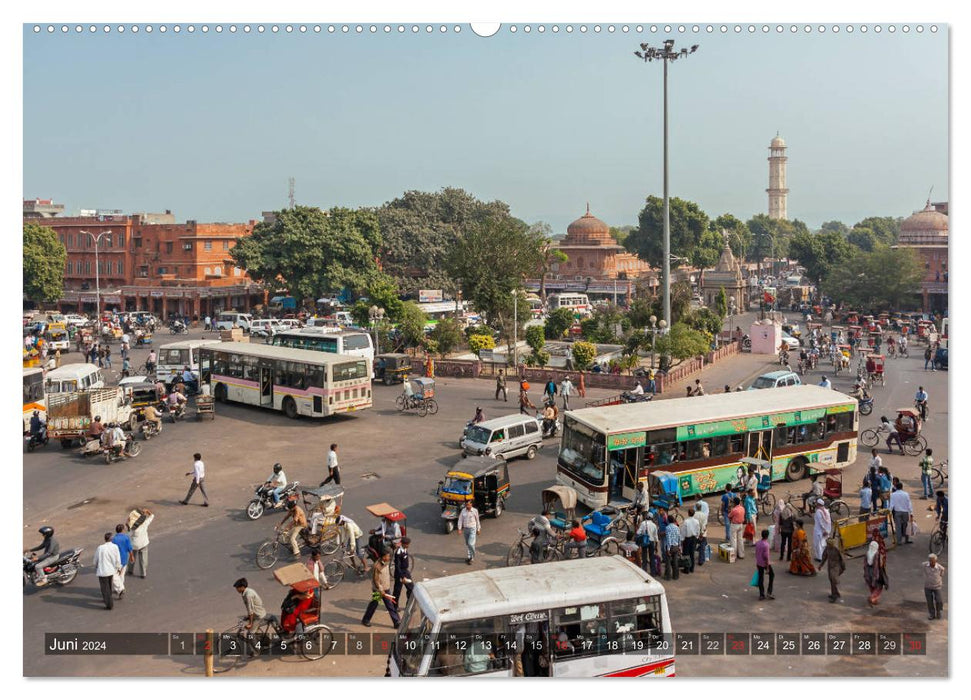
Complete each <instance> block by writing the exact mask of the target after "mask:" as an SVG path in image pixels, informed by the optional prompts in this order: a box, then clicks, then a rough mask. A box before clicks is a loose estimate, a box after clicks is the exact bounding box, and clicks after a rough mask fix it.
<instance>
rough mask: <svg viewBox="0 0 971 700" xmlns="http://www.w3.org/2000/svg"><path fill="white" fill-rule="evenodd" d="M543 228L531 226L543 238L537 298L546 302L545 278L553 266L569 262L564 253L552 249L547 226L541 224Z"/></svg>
mask: <svg viewBox="0 0 971 700" xmlns="http://www.w3.org/2000/svg"><path fill="white" fill-rule="evenodd" d="M542 226H543V227H545V228H538V227H537V226H536V225H534V226H533V230H534V232H536V233H539V234H541V235H542V236H543V240H542V243H541V244H540V269H539V297H540V299H542V300H543V301H544V302H545V301H546V276H547V275H548V274H550V272H552V271H553V266H554V265H561V264H563V263H565V262H566V261H567V260H569V257H568V256H567V254H566V253H564V252H563V251H562V250H560V249H558V248H554V247H553V241H551V240H550V238H549V224H542Z"/></svg>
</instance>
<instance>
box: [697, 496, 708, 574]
mask: <svg viewBox="0 0 971 700" xmlns="http://www.w3.org/2000/svg"><path fill="white" fill-rule="evenodd" d="M702 506H704V508H702ZM695 520H697V521H698V529H699V533H698V566H704V565H705V562H706V561H707V560H708V504H707V503H705V502H704V501H703V500H701V494H698V500H697V503H695Z"/></svg>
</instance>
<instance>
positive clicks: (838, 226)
mask: <svg viewBox="0 0 971 700" xmlns="http://www.w3.org/2000/svg"><path fill="white" fill-rule="evenodd" d="M819 232H820V233H837V234H839V235H840V236H842V237H843V238H846V234H848V233H849V232H850V229H849V227H848V226H847V225H846V224H844V223H843V222H842V221H824V222H823V225H822V226H820V227H819Z"/></svg>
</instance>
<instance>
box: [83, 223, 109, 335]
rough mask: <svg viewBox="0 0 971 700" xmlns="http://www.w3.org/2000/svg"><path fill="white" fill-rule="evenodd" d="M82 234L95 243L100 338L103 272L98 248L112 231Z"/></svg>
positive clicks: (99, 332)
mask: <svg viewBox="0 0 971 700" xmlns="http://www.w3.org/2000/svg"><path fill="white" fill-rule="evenodd" d="M81 233H83V234H86V235H88V236H91V240H92V241H94V287H95V295H96V296H97V307H96V308H97V310H98V312H97V313H98V320H97V322H96V324H95V328H97V329H98V336H99V337H100V336H101V270H100V263H99V262H98V246H99V245H100V244H101V238H102V237H103V236H110V235H111V231H102V232H101V233H99V234H98V235H97V236H96V235H94V234H93V233H91V232H90V231H81Z"/></svg>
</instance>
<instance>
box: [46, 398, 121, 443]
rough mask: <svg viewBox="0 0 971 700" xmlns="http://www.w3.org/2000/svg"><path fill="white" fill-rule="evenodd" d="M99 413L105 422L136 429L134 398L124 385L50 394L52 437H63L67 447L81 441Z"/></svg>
mask: <svg viewBox="0 0 971 700" xmlns="http://www.w3.org/2000/svg"><path fill="white" fill-rule="evenodd" d="M95 416H101V422H102V423H103V424H104V425H107V424H108V423H118V424H119V425H120V426H122V428H124V429H125V430H134V429H135V427H136V426H137V423H138V416H137V414H136V413H135V412H134V411H133V410H132V406H131V399H130V398H129V396H128V394H127V393H126V392H125V390H124V389H122V388H120V387H107V388H100V389H88V390H86V391H71V392H66V393H57V394H48V396H47V435H48V437H49V438H50V439H52V440H60V441H61V447H63V448H65V449H68V448H70V447H72V446H73V445H74V443H75V442H76V441H77V442H80V441H81V439H82V437H83V436H84V435H86V434H87V432H88V430H89V429H90V427H91V423H92V421H94V418H95Z"/></svg>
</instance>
